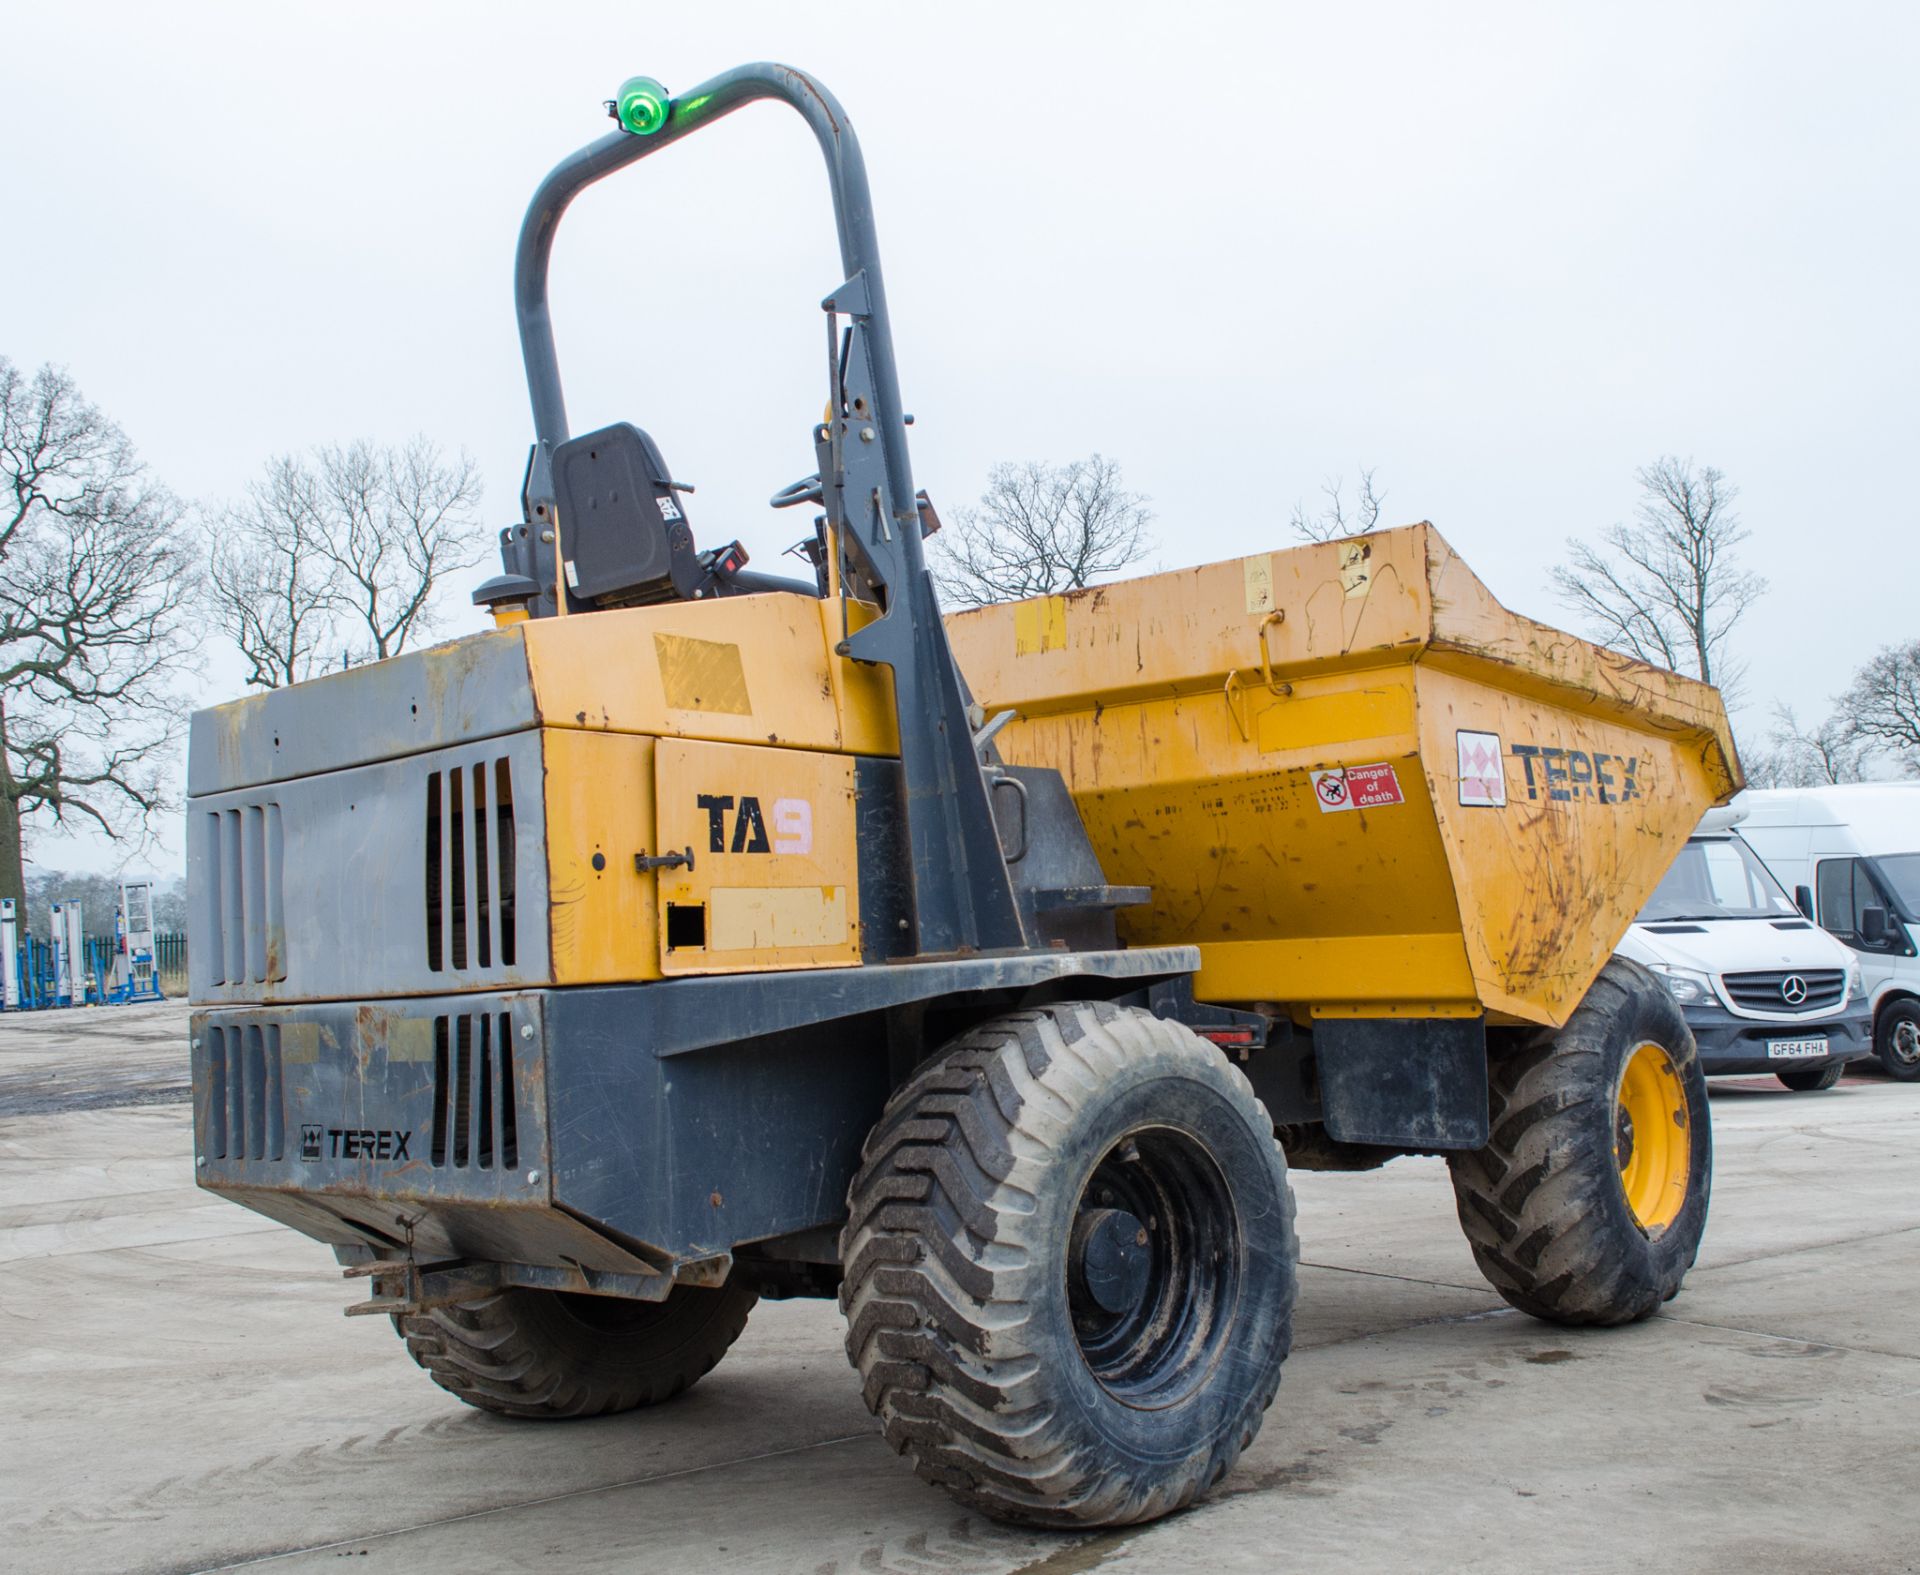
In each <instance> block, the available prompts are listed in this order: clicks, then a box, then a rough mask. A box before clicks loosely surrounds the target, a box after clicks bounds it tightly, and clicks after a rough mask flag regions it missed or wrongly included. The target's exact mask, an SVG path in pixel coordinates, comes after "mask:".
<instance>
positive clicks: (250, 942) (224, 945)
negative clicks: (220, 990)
mask: <svg viewBox="0 0 1920 1575" xmlns="http://www.w3.org/2000/svg"><path fill="white" fill-rule="evenodd" d="M207 822H208V824H207V860H208V863H209V864H210V865H211V868H210V869H209V870H208V872H207V889H208V891H209V892H211V894H212V904H211V906H212V912H211V915H210V917H211V920H212V929H213V933H212V934H211V936H210V937H209V941H210V943H211V944H210V946H209V948H208V953H209V955H210V957H211V958H212V962H213V979H212V981H211V982H212V983H214V984H265V983H268V982H269V981H273V982H278V981H279V980H282V979H284V978H286V976H287V922H286V899H285V880H284V876H285V870H286V839H285V836H284V834H283V832H282V829H281V823H280V806H279V805H278V804H244V805H241V806H240V807H239V808H237V809H216V810H209V811H208V812H207Z"/></svg>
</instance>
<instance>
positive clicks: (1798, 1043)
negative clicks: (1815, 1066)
mask: <svg viewBox="0 0 1920 1575" xmlns="http://www.w3.org/2000/svg"><path fill="white" fill-rule="evenodd" d="M1826 1053H1827V1041H1826V1036H1825V1035H1824V1034H1823V1035H1822V1036H1821V1037H1820V1038H1818V1039H1769V1040H1768V1041H1767V1059H1768V1060H1769V1061H1804V1060H1805V1059H1806V1058H1807V1057H1808V1056H1814V1055H1825V1054H1826Z"/></svg>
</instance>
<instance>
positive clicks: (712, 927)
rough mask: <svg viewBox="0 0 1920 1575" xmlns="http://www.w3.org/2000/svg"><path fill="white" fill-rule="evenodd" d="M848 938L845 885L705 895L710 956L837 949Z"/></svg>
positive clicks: (719, 889) (728, 889)
mask: <svg viewBox="0 0 1920 1575" xmlns="http://www.w3.org/2000/svg"><path fill="white" fill-rule="evenodd" d="M847 933H848V923H847V888H846V887H844V886H714V887H712V888H710V889H709V890H708V892H707V949H708V950H709V951H716V952H753V951H766V950H771V949H774V948H778V947H785V946H840V945H844V944H845V943H846V940H847Z"/></svg>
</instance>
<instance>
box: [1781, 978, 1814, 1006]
mask: <svg viewBox="0 0 1920 1575" xmlns="http://www.w3.org/2000/svg"><path fill="white" fill-rule="evenodd" d="M1780 995H1781V999H1783V1000H1784V1001H1785V1002H1786V1003H1787V1005H1789V1006H1798V1005H1799V1004H1800V1003H1801V1002H1802V1001H1804V1000H1806V998H1807V981H1806V980H1805V979H1802V978H1801V977H1800V975H1799V974H1797V973H1790V974H1788V975H1787V976H1786V978H1784V979H1782V980H1781V981H1780Z"/></svg>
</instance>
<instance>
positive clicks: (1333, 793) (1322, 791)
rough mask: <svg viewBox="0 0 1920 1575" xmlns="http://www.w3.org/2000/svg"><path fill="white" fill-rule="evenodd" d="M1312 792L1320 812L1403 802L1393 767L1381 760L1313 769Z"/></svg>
mask: <svg viewBox="0 0 1920 1575" xmlns="http://www.w3.org/2000/svg"><path fill="white" fill-rule="evenodd" d="M1313 796H1314V798H1315V799H1316V800H1318V802H1319V805H1320V811H1321V813H1322V814H1329V815H1330V814H1332V813H1333V811H1335V810H1336V809H1378V808H1379V807H1380V806H1381V805H1383V804H1404V803H1406V801H1407V800H1406V796H1405V795H1404V794H1403V793H1401V791H1400V779H1399V778H1398V777H1396V776H1395V775H1394V774H1393V767H1392V766H1390V765H1388V764H1386V762H1385V761H1382V762H1381V763H1380V764H1379V765H1376V766H1347V767H1346V768H1345V769H1338V768H1336V769H1335V770H1332V771H1316V772H1314V773H1313Z"/></svg>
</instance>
